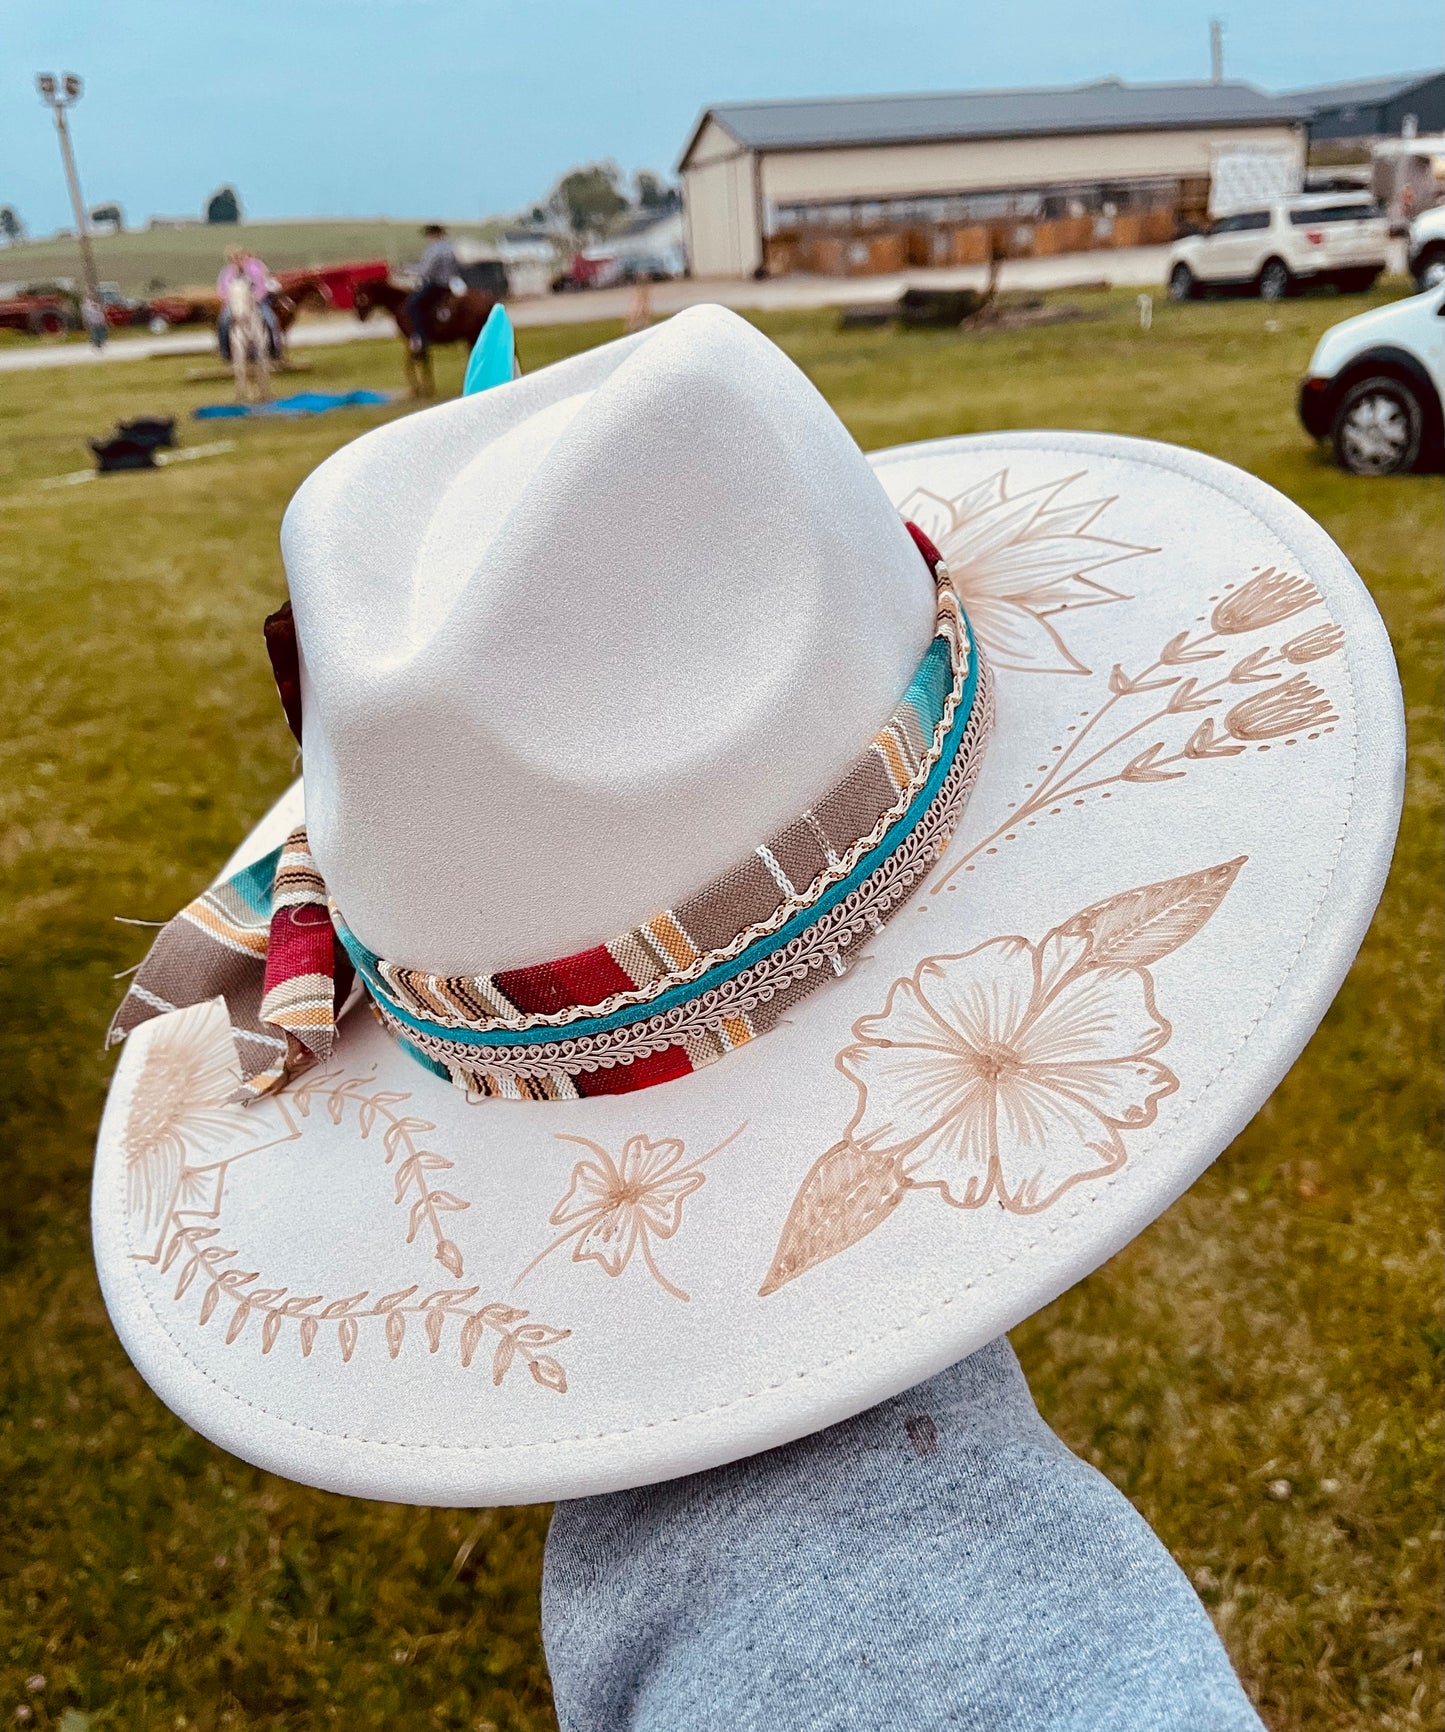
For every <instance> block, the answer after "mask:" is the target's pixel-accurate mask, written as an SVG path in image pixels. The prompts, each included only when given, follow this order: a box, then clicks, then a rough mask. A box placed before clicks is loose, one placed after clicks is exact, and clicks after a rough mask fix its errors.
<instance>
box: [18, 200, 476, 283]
mask: <svg viewBox="0 0 1445 1732" xmlns="http://www.w3.org/2000/svg"><path fill="white" fill-rule="evenodd" d="M431 220H434V219H432V218H429V217H426V216H422V217H418V218H417V220H416V221H415V222H398V221H394V220H392V219H391V218H388V217H363V218H356V219H352V220H348V219H345V218H337V219H335V220H332V221H329V222H326V221H320V220H314V219H313V220H308V221H306V222H270V223H264V222H255V223H249V222H248V223H238V224H235V225H232V224H230V223H218V224H208V223H199V224H197V225H196V227H195V228H185V229H131V230H127V232H126V233H124V234H119V235H111V234H102V235H96V236H95V237H94V240H93V243H92V244H93V245H94V248H95V268H96V270H97V272H98V273H99V275H100V278H101V280H102V281H103V282H115V283H119V284H120V287H121V290H122V292H123V293H125V294H128V295H143V294H146V293H148V292H150V291H152V290H155V289H161V288H177V287H181V286H186V287H190V286H193V285H196V284H205V283H214V282H215V280H216V273H217V272H218V271H219V270H220V268H221V266H222V264H223V263H224V262H225V257H226V248H227V247H231V246H236V245H244V246H248V247H251V248H253V249H254V250H255V251H256V252H257V253H259V254H260V256H261V257H262V258H263V259H265V261H266V263H267V264H268V265H270V267H271V269H272V270H274V271H286V270H300V269H302V268H303V267H304V266H306V265H319V264H327V263H332V264H334V263H336V262H338V261H339V260H342V259H380V258H385V259H389V260H390V261H391V263H392V264H394V265H399V264H403V263H405V262H406V261H407V260H410V259H415V258H416V257H417V256H418V255H419V254H420V252H421V249H422V244H423V243H422V238H421V228H422V223H423V222H425V221H431ZM498 226H499V225H498V224H496V223H453V224H452V225H451V228H452V232H453V233H454V234H457V235H466V236H470V237H472V238H473V239H480V238H484V237H486V236H488V235H491V234H493V233H494V232H495V231H496V229H497V227H498ZM55 277H71V278H74V280H75V281H76V282H79V281H80V253H79V249H78V248H77V246H76V243H75V241H74V239H71V238H66V239H59V240H37V241H24V242H22V243H21V244H20V245H19V246H11V247H0V280H3V281H5V282H38V281H46V280H49V279H52V278H55Z"/></svg>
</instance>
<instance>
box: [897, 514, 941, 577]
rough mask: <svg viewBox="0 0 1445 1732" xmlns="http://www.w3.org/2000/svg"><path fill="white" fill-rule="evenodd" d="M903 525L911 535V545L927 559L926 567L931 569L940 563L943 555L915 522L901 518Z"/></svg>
mask: <svg viewBox="0 0 1445 1732" xmlns="http://www.w3.org/2000/svg"><path fill="white" fill-rule="evenodd" d="M903 527H904V528H905V529H906V530H907V531H908V533H909V534H910V535H911V536H912V537H913V545H914V546H915V547H916V548H917V549H918V551H919V552H920V553H921V554H922V555H923V557H924V558H925V559H926V560H927V561H928V569H929V570H930V571H932V570H933V568H934V566H936V565H938V564H940V563H941V561H942V559H943V555H942V554H941V553H940V552H939V551H938V549H937V548H936V547H935V546H934V545H933V543H932V542H931V541H930V540H929V539H928V537H927V536H926V535H925V534H924V533H923V531H922V530H921V529H920V528H919V527H918V525H917V524H916V523H913V522H911V521H910V520H909V519H907V518H905V519H904V520H903Z"/></svg>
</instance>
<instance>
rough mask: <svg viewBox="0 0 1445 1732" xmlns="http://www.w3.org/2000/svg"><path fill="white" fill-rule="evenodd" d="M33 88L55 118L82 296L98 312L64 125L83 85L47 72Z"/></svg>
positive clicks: (97, 292)
mask: <svg viewBox="0 0 1445 1732" xmlns="http://www.w3.org/2000/svg"><path fill="white" fill-rule="evenodd" d="M35 88H36V89H37V90H38V91H39V92H40V100H41V101H42V102H43V103H44V104H45V105H46V107H47V108H49V109H50V110H51V112H52V113H53V114H54V116H55V130H56V131H57V132H58V133H59V134H60V156H61V160H62V162H64V164H65V181H66V185H67V186H69V188H70V204H71V209H72V210H74V212H75V234H76V238H77V239H78V240H79V242H80V267H81V274H82V276H84V278H85V293H86V296H87V298H88V299H89V300H91V301H92V302H93V303H94V304H95V307H96V309H97V311H99V310H100V307H101V300H100V281H99V279H98V278H97V276H96V274H95V254H94V253H93V252H92V251H91V250H90V227H89V224H88V223H87V222H86V220H85V202H84V200H83V199H82V198H81V196H80V181H79V180H78V179H77V177H76V173H75V156H74V154H73V152H72V151H71V148H70V128H69V127H68V126H67V125H66V124H65V111H66V109H67V108H69V107H70V106H71V105H72V104H73V103H76V102H79V100H80V93H81V90H82V89H83V86H82V84H81V82H80V80H79V78H77V77H76V75H75V74H74V73H73V72H67V73H66V74H65V75H64V77H62V78H56V76H55V75H54V73H51V72H42V73H40V74H39V75H38V76H37V78H36V80H35Z"/></svg>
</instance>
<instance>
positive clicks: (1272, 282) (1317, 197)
mask: <svg viewBox="0 0 1445 1732" xmlns="http://www.w3.org/2000/svg"><path fill="white" fill-rule="evenodd" d="M1389 239H1390V225H1389V223H1388V221H1387V220H1386V219H1385V217H1384V216H1382V215H1381V213H1380V211H1379V208H1378V207H1377V206H1376V205H1375V204H1374V202H1373V201H1372V200H1371V199H1370V198H1369V197H1368V196H1367V195H1366V194H1363V193H1362V194H1359V195H1352V194H1350V193H1338V192H1331V193H1312V194H1306V195H1304V196H1303V197H1299V198H1286V199H1277V200H1275V202H1274V203H1272V204H1268V205H1261V206H1260V207H1259V208H1258V209H1256V210H1244V211H1236V212H1234V213H1233V214H1232V215H1230V216H1222V217H1216V218H1215V220H1214V221H1213V222H1212V223H1211V224H1210V225H1209V227H1208V228H1207V229H1206V230H1205V232H1204V233H1203V234H1199V235H1186V236H1185V237H1184V239H1183V240H1179V241H1175V243H1174V245H1173V247H1172V248H1171V249H1170V252H1169V295H1170V298H1171V299H1172V300H1176V301H1187V300H1190V299H1192V298H1193V297H1194V296H1195V295H1198V294H1201V293H1203V292H1204V291H1205V290H1208V289H1212V288H1221V289H1222V288H1226V287H1229V288H1237V289H1243V288H1248V289H1252V290H1253V291H1254V292H1255V293H1256V294H1258V295H1260V296H1262V297H1263V299H1265V300H1266V301H1282V300H1283V299H1284V297H1285V296H1286V295H1288V294H1291V293H1293V292H1294V291H1295V290H1296V289H1298V288H1304V287H1307V286H1309V285H1311V284H1314V283H1334V284H1336V285H1337V286H1338V287H1339V288H1341V289H1346V290H1350V291H1352V292H1355V293H1359V292H1362V291H1363V290H1365V289H1368V288H1371V287H1372V286H1373V285H1374V282H1375V279H1376V277H1378V276H1379V274H1380V273H1381V271H1383V270H1384V268H1385V261H1386V258H1387V256H1388V255H1387V248H1388V245H1389Z"/></svg>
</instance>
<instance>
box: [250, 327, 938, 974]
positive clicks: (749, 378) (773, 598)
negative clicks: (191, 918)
mask: <svg viewBox="0 0 1445 1732" xmlns="http://www.w3.org/2000/svg"><path fill="white" fill-rule="evenodd" d="M282 545H283V551H284V554H285V560H286V568H287V576H288V580H289V583H290V587H291V594H292V599H293V603H294V606H295V611H296V618H297V626H298V634H299V637H300V641H301V645H302V650H303V657H304V662H303V702H304V710H305V754H306V761H305V779H306V812H307V824H308V829H309V832H310V837H311V844H312V848H313V850H314V853H315V856H316V859H317V862H318V864H319V865H320V867H321V870H322V871H323V873H324V875H325V878H326V881H327V884H328V886H329V888H330V891H331V893H332V895H333V896H334V897H335V898H336V901H337V903H338V905H339V907H340V908H341V910H342V913H343V914H344V916H345V919H346V921H347V923H348V925H349V926H350V927H351V929H352V930H353V931H354V932H356V933H357V935H358V936H359V937H360V938H361V939H362V940H363V941H364V942H365V943H366V944H367V945H368V946H370V948H372V949H373V950H375V951H376V952H378V953H379V954H381V955H383V956H386V957H389V958H390V959H392V960H394V961H397V962H401V963H405V964H408V965H411V966H414V967H423V968H427V969H431V970H434V971H437V972H445V973H484V972H489V971H493V970H499V969H505V968H512V967H518V966H524V965H526V964H528V963H534V962H540V961H545V960H547V959H549V958H551V957H559V956H563V955H567V954H569V953H570V952H572V951H576V950H579V949H582V948H585V947H586V946H588V945H591V944H595V943H598V942H600V941H603V940H605V939H607V938H609V937H611V936H612V935H613V934H614V933H616V932H620V931H622V930H623V929H624V928H626V927H628V926H630V925H632V924H634V923H635V922H637V921H638V920H641V919H645V918H647V917H648V916H649V915H651V914H652V913H654V912H656V911H658V910H661V909H663V908H666V907H669V906H670V905H672V904H673V903H674V902H676V901H678V900H680V899H681V898H683V897H685V896H686V895H688V894H689V893H691V892H693V891H695V890H697V889H698V888H700V887H701V886H702V885H703V884H704V883H706V882H707V881H708V880H709V879H711V878H712V877H713V876H714V875H716V874H717V873H719V872H721V871H723V870H725V869H726V868H727V867H728V866H729V865H731V864H732V863H733V862H734V861H736V860H738V859H740V858H741V857H742V856H744V855H745V854H747V853H748V852H749V851H750V850H751V849H752V848H753V847H754V846H756V845H757V844H758V843H759V842H761V841H763V840H764V839H765V838H766V837H767V836H768V835H769V834H770V833H772V832H773V831H774V830H776V829H777V828H778V827H779V826H780V825H782V824H784V823H786V822H787V821H788V820H789V819H791V818H793V817H794V816H796V815H797V814H798V813H799V812H800V811H802V810H803V809H804V808H805V807H807V805H808V804H809V803H810V802H811V801H812V800H814V799H816V798H817V797H818V796H819V795H821V794H822V793H823V792H824V791H826V789H827V788H828V787H829V786H830V785H831V784H832V782H833V781H834V780H835V779H836V777H837V776H838V775H839V774H840V773H841V772H842V771H843V770H844V769H845V768H846V767H847V766H848V764H849V763H850V762H851V761H852V760H853V759H854V758H855V757H856V756H857V754H858V753H859V752H860V751H861V750H863V749H864V747H865V746H866V745H867V742H868V740H869V739H870V738H871V737H872V734H873V732H874V730H875V729H876V728H877V727H878V726H879V725H880V724H881V723H882V722H883V720H884V719H885V718H886V717H887V715H888V714H889V712H890V711H891V710H892V708H893V706H894V704H895V703H896V702H897V701H898V699H899V697H900V696H901V694H902V692H903V690H904V688H905V687H906V686H907V684H908V682H909V679H910V678H911V676H912V674H913V672H914V670H915V668H916V666H917V664H918V661H919V658H920V657H921V656H922V654H923V652H924V650H925V648H926V647H927V644H928V642H929V639H930V635H931V632H932V628H933V619H934V601H933V593H932V584H931V581H930V578H929V574H928V572H927V570H926V569H925V567H924V565H923V562H922V561H921V560H920V559H919V558H918V555H917V552H916V551H915V550H914V548H913V545H912V543H911V542H910V540H909V538H908V536H907V534H906V532H905V531H904V529H903V527H902V524H901V521H900V520H899V518H898V516H897V514H896V513H895V511H894V510H893V508H892V506H891V505H890V503H889V501H888V499H887V497H886V495H885V494H884V492H883V490H882V488H881V487H880V485H879V483H878V482H877V480H876V479H875V478H874V476H873V474H872V472H871V470H870V469H869V467H868V465H867V463H866V462H865V461H864V459H863V457H862V454H861V453H860V452H859V450H858V448H857V446H856V444H855V443H854V442H853V440H852V439H851V438H850V436H849V435H848V433H847V432H846V430H845V429H844V428H843V426H842V424H841V423H840V422H839V421H838V419H837V418H836V416H835V415H834V414H833V412H832V410H831V409H830V408H829V407H828V406H827V404H826V403H825V402H824V401H823V399H822V398H821V396H819V394H818V393H817V391H816V390H815V389H814V388H813V386H812V385H811V384H810V383H809V382H808V381H807V379H806V378H805V377H804V376H803V374H802V373H801V372H799V370H798V369H797V368H796V367H795V366H794V365H793V364H792V363H791V362H790V361H789V360H787V359H786V357H784V356H783V355H782V353H781V352H780V351H779V350H778V349H776V348H775V347H774V346H773V345H772V344H771V343H770V342H768V341H767V340H766V339H765V338H764V337H762V336H761V335H760V334H759V333H757V332H756V331H754V330H753V329H752V327H751V326H749V325H748V324H746V323H745V322H744V321H743V320H742V319H740V318H738V317H736V315H734V314H731V313H728V312H725V311H723V310H722V309H720V308H713V307H708V308H695V309H692V310H690V311H688V312H686V313H682V314H679V315H678V316H677V317H675V318H674V319H672V320H670V321H668V322H667V323H666V324H664V325H662V326H660V327H657V328H656V329H654V330H650V331H646V332H643V333H641V334H639V335H638V336H635V337H631V338H625V339H623V340H622V341H621V342H617V343H613V344H610V345H607V346H606V347H604V348H601V349H597V350H593V351H591V352H589V353H586V354H583V355H581V356H578V357H575V358H573V359H571V360H567V361H563V362H560V363H558V364H557V365H555V366H552V367H549V368H546V369H545V370H543V371H540V372H538V373H535V374H532V375H530V376H527V377H524V378H522V379H519V380H518V381H516V382H515V383H513V384H511V385H504V386H500V387H498V388H497V389H495V390H493V391H490V392H487V393H484V394H483V395H481V396H477V397H473V398H467V399H463V400H460V401H458V402H454V403H449V404H446V405H444V406H442V407H439V408H436V409H433V410H430V411H428V412H426V413H423V414H417V415H412V416H409V417H407V418H405V419H403V420H400V421H396V422H392V423H390V424H389V425H387V426H385V427H382V428H378V429H376V430H375V431H374V432H372V433H369V434H367V435H365V436H364V437H363V438H361V439H359V440H357V441H355V442H354V443H353V444H351V445H349V446H347V447H345V448H344V449H343V450H341V451H340V452H338V453H337V454H336V455H335V456H333V457H332V458H330V459H329V460H328V461H327V462H326V463H324V464H323V465H322V466H321V467H320V468H319V469H318V470H317V471H316V472H315V474H314V475H313V476H312V477H311V478H310V479H309V480H308V481H307V482H306V484H305V485H304V486H303V487H302V488H301V490H300V491H299V492H298V494H297V495H296V497H295V499H294V500H293V501H292V504H291V507H290V509H289V511H288V512H287V516H286V521H285V524H284V526H283V531H282Z"/></svg>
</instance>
